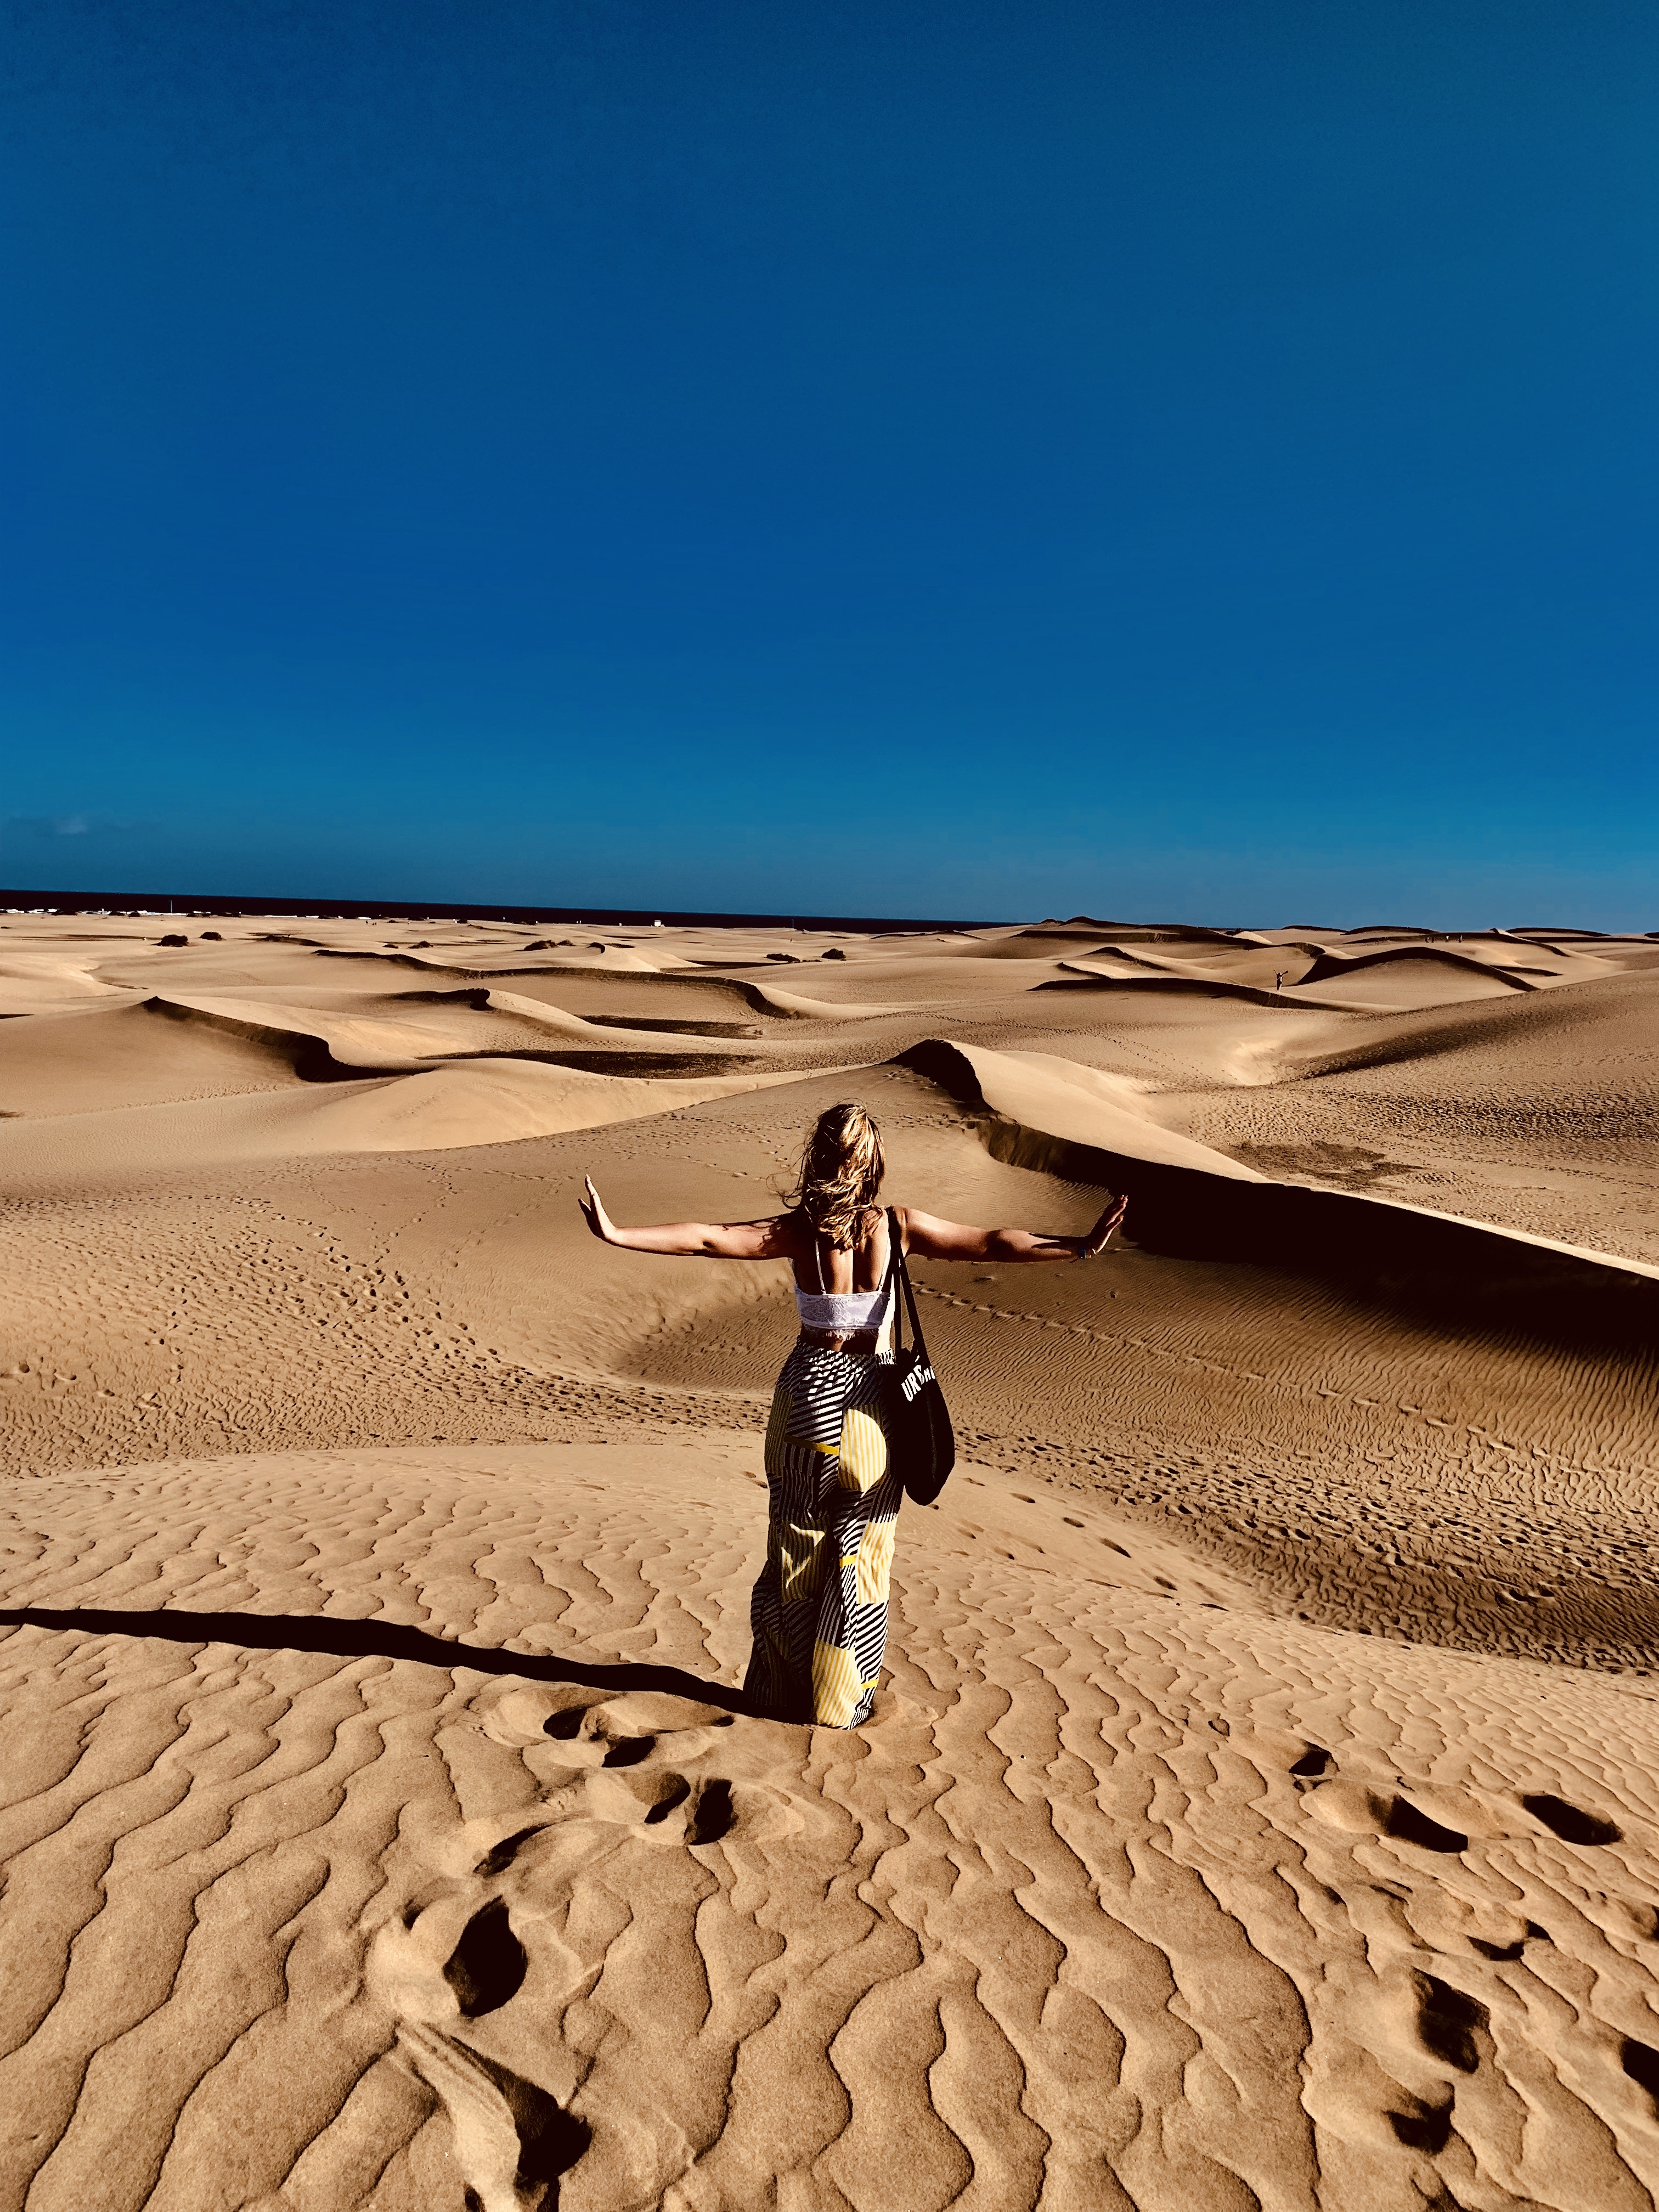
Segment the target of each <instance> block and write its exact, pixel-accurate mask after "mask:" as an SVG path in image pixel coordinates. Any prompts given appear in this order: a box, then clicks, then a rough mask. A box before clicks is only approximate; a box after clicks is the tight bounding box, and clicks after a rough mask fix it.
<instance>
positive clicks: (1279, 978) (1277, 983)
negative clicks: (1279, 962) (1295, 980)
mask: <svg viewBox="0 0 1659 2212" xmlns="http://www.w3.org/2000/svg"><path fill="white" fill-rule="evenodd" d="M1290 972H1291V971H1290V969H1288V968H1281V969H1279V973H1278V975H1275V976H1274V977H1273V988H1274V990H1275V991H1282V990H1283V989H1284V987H1285V977H1286V975H1289V974H1290Z"/></svg>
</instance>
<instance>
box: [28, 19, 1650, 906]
mask: <svg viewBox="0 0 1659 2212" xmlns="http://www.w3.org/2000/svg"><path fill="white" fill-rule="evenodd" d="M7 22H8V26H9V27H8V29H7V32H6V34H5V41H4V43H5V46H6V50H7V52H8V56H9V60H8V66H7V70H6V74H5V77H4V82H3V90H0V100H3V110H4V112H3V116H0V123H3V130H0V141H3V152H0V168H3V194H4V204H5V208H6V210H7V213H6V220H5V222H4V225H3V235H0V290H3V296H4V298H5V300H6V301H7V303H8V304H7V309H6V317H5V323H6V327H5V330H4V333H3V341H0V343H3V354H4V360H3V393H0V398H3V408H4V443H5V448H6V453H7V464H6V484H7V489H6V494H5V501H6V510H7V515H8V520H7V522H6V526H5V529H4V532H3V561H4V567H5V574H4V577H3V586H0V588H3V625H4V634H3V638H0V651H3V665H0V713H3V717H4V730H5V737H4V742H3V760H4V777H3V788H0V817H3V819H0V881H3V882H4V883H6V884H10V885H17V886H34V887H40V888H46V887H52V888H57V887H63V888H81V887H86V888H93V887H99V886H103V887H109V888H131V889H135V890H179V891H189V890H202V891H216V892H230V893H234V892H236V891H239V890H240V891H246V892H248V893H270V894H288V893H294V894H296V895H300V896H306V895H309V896H362V897H365V898H371V897H373V898H387V899H397V898H402V897H410V898H416V897H435V898H454V899H456V900H458V901H459V900H493V899H497V898H499V899H501V900H502V901H504V902H506V901H513V902H526V903H529V902H547V903H558V904H567V905H576V906H580V905H582V904H584V903H587V904H592V905H595V906H598V905H600V904H619V905H632V904H638V903H644V904H651V903H660V904H661V905H662V906H664V907H665V908H756V909H765V910H771V909H780V910H784V911H813V912H821V913H822V912H839V913H849V912H854V913H870V914H889V915H904V914H928V915H962V916H968V917H981V916H982V917H987V918H988V917H999V918H1001V917H1007V918H1018V917H1024V916H1031V917H1035V916H1037V915H1053V914H1060V915H1064V914H1071V913H1075V912H1078V911H1088V912H1091V913H1094V914H1097V915H1113V916H1128V915H1180V916H1182V917H1185V918H1190V919H1194V920H1199V921H1216V922H1224V923H1236V922H1250V921H1254V922H1261V923H1267V922H1273V921H1337V922H1341V921H1347V922H1358V921H1374V920H1407V921H1424V922H1428V923H1431V924H1438V925H1443V926H1451V925H1457V924H1468V925H1483V924H1486V923H1489V922H1492V921H1509V922H1528V921H1547V922H1548V921H1579V922H1583V923H1584V924H1586V925H1589V926H1601V927H1640V928H1644V929H1645V928H1659V863H1656V857H1655V844H1656V840H1655V831H1656V827H1659V768H1656V761H1659V744H1656V707H1659V623H1656V608H1659V593H1656V584H1659V573H1656V572H1659V562H1656V531H1659V496H1656V495H1659V481H1656V478H1659V468H1656V460H1659V418H1656V408H1655V395H1656V386H1659V343H1656V339H1659V281H1656V280H1659V264H1656V252H1655V248H1656V240H1659V220H1656V217H1659V157H1656V145H1659V130H1656V125H1659V15H1656V14H1655V11H1654V9H1652V7H1651V5H1650V4H1649V0H1639V4H1638V0H1630V4H1625V3H1624V0H1559V4H1553V5H1549V6H1541V5H1534V4H1532V0H1483V4H1472V0H1363V3H1362V4H1355V3H1353V0H1296V3H1295V4H1286V0H1228V4H1222V0H1138V4H1134V5H1120V4H1114V0H1095V4H1090V5H1080V4H1060V0H998V4H995V5H987V4H982V0H951V4H949V5H945V4H944V0H933V4H918V0H813V4H810V5H809V4H805V0H695V4H690V5H688V4H686V0H575V4H572V0H487V4H484V5H480V4H478V0H398V5H396V6H395V7H393V6H391V5H385V4H378V0H173V4H168V0H13V4H12V5H11V6H10V7H9V10H8V14H7Z"/></svg>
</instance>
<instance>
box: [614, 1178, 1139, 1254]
mask: <svg viewBox="0 0 1659 2212" xmlns="http://www.w3.org/2000/svg"><path fill="white" fill-rule="evenodd" d="M590 1188H591V1186H590ZM1128 1210H1129V1201H1128V1199H1127V1197H1124V1198H1115V1199H1114V1200H1112V1202H1111V1204H1110V1205H1109V1206H1108V1207H1107V1209H1106V1211H1105V1212H1104V1213H1103V1214H1102V1215H1101V1217H1100V1218H1099V1220H1098V1221H1097V1222H1096V1224H1095V1225H1094V1227H1093V1228H1092V1229H1091V1231H1089V1233H1088V1235H1087V1236H1086V1237H1083V1238H1082V1239H1081V1240H1080V1242H1081V1246H1082V1249H1081V1250H1080V1251H1079V1254H1078V1255H1077V1256H1078V1258H1079V1260H1097V1259H1098V1258H1099V1256H1100V1255H1101V1254H1102V1253H1103V1251H1104V1250H1105V1249H1106V1247H1107V1245H1108V1243H1109V1242H1110V1241H1111V1235H1112V1231H1114V1230H1115V1229H1116V1228H1117V1227H1119V1225H1121V1222H1122V1219H1123V1217H1124V1215H1125V1214H1126V1213H1127V1212H1128Z"/></svg>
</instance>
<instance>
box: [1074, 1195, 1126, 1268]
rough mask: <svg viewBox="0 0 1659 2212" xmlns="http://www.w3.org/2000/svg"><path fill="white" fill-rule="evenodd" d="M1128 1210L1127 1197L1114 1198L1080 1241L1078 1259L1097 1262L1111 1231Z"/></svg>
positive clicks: (1109, 1239) (1119, 1223) (1108, 1240)
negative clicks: (1080, 1246)
mask: <svg viewBox="0 0 1659 2212" xmlns="http://www.w3.org/2000/svg"><path fill="white" fill-rule="evenodd" d="M1128 1210H1129V1200H1128V1199H1127V1195H1126V1196H1125V1197H1122V1198H1115V1199H1114V1200H1112V1202H1111V1204H1110V1205H1109V1206H1108V1207H1107V1209H1106V1211H1105V1212H1104V1213H1103V1214H1102V1215H1101V1217H1100V1218H1099V1220H1098V1221H1097V1222H1096V1224H1095V1225H1094V1227H1093V1228H1092V1229H1091V1231H1089V1233H1088V1235H1087V1236H1086V1237H1084V1238H1082V1239H1081V1245H1082V1249H1081V1250H1080V1251H1079V1254H1078V1255H1077V1256H1078V1258H1079V1260H1097V1259H1098V1258H1099V1257H1100V1255H1101V1254H1102V1253H1103V1251H1104V1250H1105V1249H1106V1247H1107V1245H1108V1244H1109V1243H1110V1242H1111V1236H1112V1231H1114V1230H1115V1229H1116V1228H1117V1227H1118V1226H1119V1225H1121V1222H1122V1219H1123V1217H1124V1215H1125V1214H1126V1213H1127V1212H1128Z"/></svg>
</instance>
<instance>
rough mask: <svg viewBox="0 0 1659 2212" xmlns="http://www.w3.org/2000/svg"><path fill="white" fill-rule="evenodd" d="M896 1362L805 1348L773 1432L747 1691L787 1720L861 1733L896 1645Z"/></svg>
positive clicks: (783, 1385)
mask: <svg viewBox="0 0 1659 2212" xmlns="http://www.w3.org/2000/svg"><path fill="white" fill-rule="evenodd" d="M889 1371H890V1370H889V1364H888V1363H887V1362H886V1361H884V1360H881V1359H872V1358H861V1359H860V1358H853V1357H851V1356H850V1355H849V1354H848V1353H847V1352H832V1351H830V1350H829V1349H828V1348H827V1347H826V1346H822V1345H815V1344H805V1343H801V1344H797V1345H796V1346H795V1348H794V1350H793V1352H791V1353H790V1355H789V1357H788V1358H787V1360H786V1361H785V1362H784V1365H783V1372H782V1373H781V1375H780V1376H779V1377H778V1384H777V1389H776V1390H775V1393H774V1395H773V1399H772V1418H771V1420H770V1421H769V1424H768V1426H767V1431H766V1486H767V1496H768V1507H769V1520H768V1527H767V1535H766V1565H765V1566H764V1567H763V1569H762V1571H761V1576H760V1580H759V1581H758V1582H757V1583H756V1584H755V1591H754V1596H753V1598H752V1599H751V1601H750V1623H751V1626H752V1627H753V1630H754V1638H755V1644H754V1650H753V1653H752V1655H751V1656H750V1662H749V1673H748V1676H747V1678H746V1680H745V1682H744V1690H745V1692H746V1693H747V1694H748V1696H749V1697H750V1699H752V1700H753V1703H754V1705H755V1708H756V1710H757V1711H763V1712H767V1713H770V1714H772V1715H774V1716H775V1717H776V1718H778V1719H779V1720H792V1721H816V1722H818V1723H821V1724H823V1726H825V1727H827V1728H856V1727H857V1726H858V1725H859V1723H860V1722H861V1721H865V1720H867V1719H868V1718H869V1717H870V1707H871V1705H872V1701H873V1699H874V1697H875V1693H876V1683H877V1681H878V1679H879V1677H880V1674H881V1662H882V1655H883V1653H884V1651H885V1650H886V1646H887V1589H888V1581H889V1577H890V1574H891V1571H892V1565H893V1538H894V1534H895V1533H896V1529H897V1528H898V1510H899V1503H900V1499H901V1497H902V1489H901V1486H900V1482H899V1478H898V1475H897V1474H896V1471H895V1469H894V1468H893V1466H892V1463H891V1459H890V1454H889V1452H888V1449H887V1431H886V1427H885V1425H884V1418H883V1412H882V1389H883V1385H884V1382H885V1380H886V1377H887V1375H888V1373H889Z"/></svg>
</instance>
